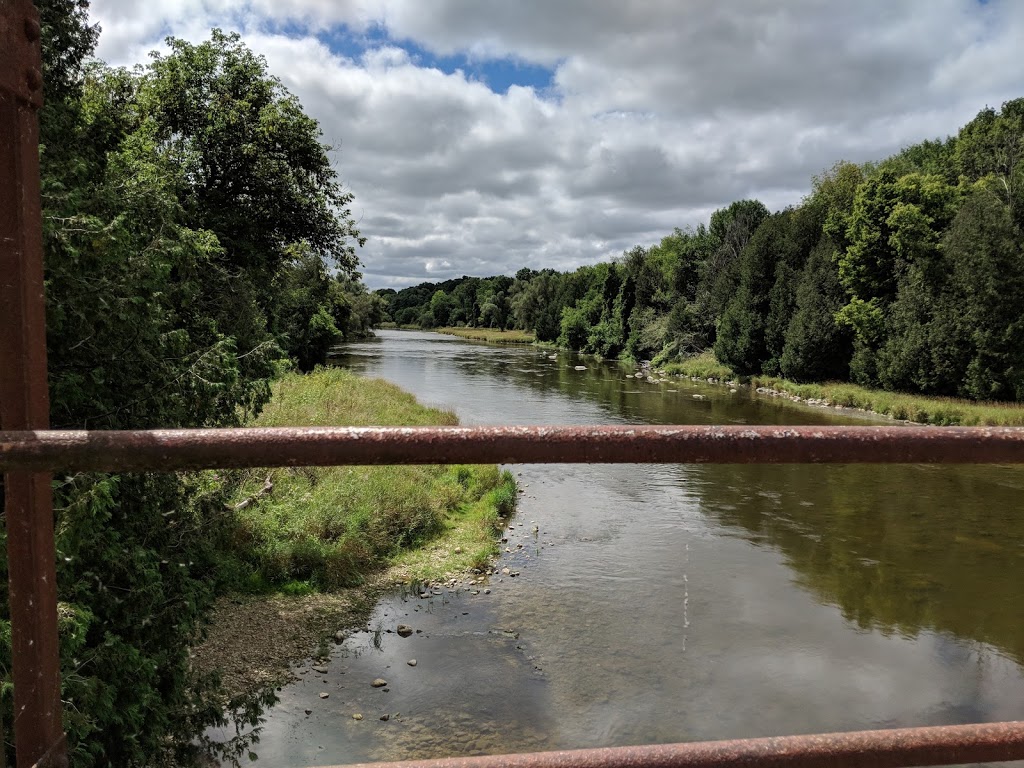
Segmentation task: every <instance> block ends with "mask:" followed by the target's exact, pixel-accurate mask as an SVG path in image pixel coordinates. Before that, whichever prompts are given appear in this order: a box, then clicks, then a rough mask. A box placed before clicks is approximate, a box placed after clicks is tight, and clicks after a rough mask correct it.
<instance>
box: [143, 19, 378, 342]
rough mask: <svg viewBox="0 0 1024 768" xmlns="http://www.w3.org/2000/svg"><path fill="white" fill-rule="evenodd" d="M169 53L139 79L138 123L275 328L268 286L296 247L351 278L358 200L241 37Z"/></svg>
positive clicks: (198, 224) (217, 37)
mask: <svg viewBox="0 0 1024 768" xmlns="http://www.w3.org/2000/svg"><path fill="white" fill-rule="evenodd" d="M167 43H168V45H169V47H170V50H171V52H170V53H169V54H167V55H162V54H154V55H153V61H152V63H151V64H150V66H149V68H148V71H147V72H146V75H145V76H144V78H143V80H142V85H141V89H140V94H139V103H140V110H141V114H142V116H143V119H149V120H151V121H152V124H153V125H154V126H155V129H156V136H155V138H156V140H157V141H158V142H159V143H160V144H161V146H162V148H163V150H164V151H165V152H166V153H167V154H168V156H169V157H171V158H173V160H174V162H176V163H177V164H179V165H180V167H181V168H182V171H183V173H182V178H183V179H184V180H185V185H184V187H183V188H182V189H181V190H180V193H179V196H180V199H181V200H182V202H183V206H184V209H185V211H186V213H187V220H188V222H189V224H190V225H191V226H192V227H193V228H196V229H203V230H208V231H210V232H212V233H213V234H214V235H215V236H216V237H217V240H218V242H219V243H220V245H221V248H222V249H223V250H222V254H223V255H222V256H221V259H222V261H223V263H224V264H225V266H226V268H227V269H228V270H229V271H231V272H232V274H233V275H234V276H235V277H236V279H237V280H240V281H247V282H249V283H250V286H249V289H250V290H252V292H253V294H254V295H255V297H256V299H257V302H258V304H259V306H260V308H261V309H262V310H263V311H264V312H265V313H266V314H267V315H268V317H269V318H270V321H271V322H270V324H271V326H273V325H274V316H275V315H276V313H277V312H278V308H277V306H276V303H275V296H274V294H273V292H272V291H271V290H270V288H269V286H271V285H272V280H273V277H274V275H275V274H276V273H277V271H278V270H279V269H280V268H281V267H282V265H284V264H285V263H287V261H288V259H289V253H290V249H292V248H294V247H295V246H296V245H297V244H299V243H304V247H305V248H308V249H309V250H310V251H311V252H312V253H314V254H316V255H317V256H319V257H320V258H321V259H323V260H324V261H325V262H326V263H327V264H329V265H330V266H332V267H334V268H337V269H338V270H340V271H341V273H342V274H347V275H353V274H355V270H356V268H357V267H358V264H359V262H358V259H357V257H356V251H355V248H356V246H357V245H362V244H363V242H364V239H363V238H362V236H361V235H360V234H359V231H358V230H357V229H356V227H355V223H354V221H353V219H352V214H351V210H350V208H349V205H350V203H351V202H352V195H351V194H350V193H348V192H345V191H344V190H343V189H342V187H341V185H340V183H339V182H338V177H337V172H336V171H335V170H334V167H333V165H332V163H331V159H330V151H331V148H330V147H328V146H325V145H324V144H323V143H322V142H321V131H320V127H319V126H318V125H317V123H316V121H315V120H313V119H312V118H311V117H309V116H307V115H306V114H305V113H304V112H303V111H302V107H301V105H300V104H299V101H298V99H296V98H295V97H294V96H293V95H292V94H290V93H288V91H287V90H286V89H285V88H284V86H283V85H281V82H280V81H279V80H278V79H277V78H275V77H273V76H271V75H270V74H269V73H268V72H267V64H266V61H265V60H264V59H263V58H262V57H261V56H257V55H256V54H254V53H252V51H250V50H249V49H248V48H247V47H246V46H245V45H244V44H243V43H242V42H241V39H240V37H239V36H238V35H237V34H225V33H223V32H221V31H220V30H217V29H215V30H213V31H212V33H211V38H210V40H208V41H207V42H204V43H200V44H199V45H192V44H191V43H188V42H186V41H184V40H180V39H175V38H170V39H168V41H167ZM243 351H248V350H243Z"/></svg>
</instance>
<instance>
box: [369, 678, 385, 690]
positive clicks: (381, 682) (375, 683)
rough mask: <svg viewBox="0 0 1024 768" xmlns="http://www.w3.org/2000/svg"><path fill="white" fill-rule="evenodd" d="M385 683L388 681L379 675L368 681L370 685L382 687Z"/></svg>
mask: <svg viewBox="0 0 1024 768" xmlns="http://www.w3.org/2000/svg"><path fill="white" fill-rule="evenodd" d="M387 684H388V681H387V680H385V679H384V678H381V677H378V678H377V679H376V680H374V681H373V682H372V683H370V685H372V686H373V687H374V688H383V687H384V686H385V685H387Z"/></svg>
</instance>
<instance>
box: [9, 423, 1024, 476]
mask: <svg viewBox="0 0 1024 768" xmlns="http://www.w3.org/2000/svg"><path fill="white" fill-rule="evenodd" d="M571 462H579V463H590V464H634V463H645V464H698V463H715V464H850V463H858V464H863V463H921V464H923V463H939V464H992V463H997V464H1019V463H1024V427H911V426H906V427H887V426H886V427H828V426H824V427H823V426H817V427H764V426H755V427H736V426H727V427H722V426H693V425H673V426H595V427H577V426H564V427H556V426H545V427H536V426H520V427H273V428H248V429H246V428H241V429H153V430H137V431H131V430H125V431H115V432H106V431H73V430H47V431H35V432H29V431H21V432H14V431H11V432H0V470H3V471H5V472H9V471H15V470H19V471H34V472H52V471H54V470H62V471H102V472H117V471H121V472H125V471H157V472H174V471H179V470H188V469H205V468H210V467H219V468H224V469H227V468H239V467H272V466H336V465H342V464H364V465H365V464H474V463H477V464H484V463H499V464H559V463H571Z"/></svg>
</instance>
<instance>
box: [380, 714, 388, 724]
mask: <svg viewBox="0 0 1024 768" xmlns="http://www.w3.org/2000/svg"><path fill="white" fill-rule="evenodd" d="M380 719H381V720H383V721H384V722H385V723H386V722H387V721H388V720H390V719H391V715H388V714H383V715H381V716H380Z"/></svg>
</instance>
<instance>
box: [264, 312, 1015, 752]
mask: <svg viewBox="0 0 1024 768" xmlns="http://www.w3.org/2000/svg"><path fill="white" fill-rule="evenodd" d="M550 354H553V353H551V352H549V351H542V350H539V349H536V348H532V347H525V348H523V347H495V346H485V345H481V344H475V343H471V342H467V341H463V340H460V339H455V338H452V337H447V336H441V335H437V334H428V333H413V332H398V331H390V332H388V331H385V332H381V333H380V334H379V337H378V338H377V339H375V340H372V341H367V342H364V343H358V344H351V345H347V346H345V347H343V348H342V349H341V350H339V354H338V356H337V357H336V358H335V360H334V362H335V363H336V364H338V365H344V366H347V367H349V368H351V369H352V370H354V371H356V372H357V373H360V374H363V375H366V376H374V377H381V378H384V379H387V380H389V381H392V382H394V383H395V384H398V385H399V386H401V387H402V388H404V389H406V390H408V391H410V392H413V393H414V394H415V395H416V396H417V398H418V399H419V400H420V401H421V402H423V403H425V404H428V405H434V406H442V407H446V408H451V409H453V410H455V411H456V413H458V415H459V418H460V420H461V422H462V423H463V424H825V423H828V424H842V423H864V421H863V419H861V420H859V421H855V420H854V418H853V417H851V416H849V415H848V414H840V413H836V412H834V411H830V410H827V409H820V408H811V407H806V406H800V405H794V404H792V403H789V402H788V401H786V400H785V399H783V398H776V399H772V398H767V397H762V396H758V395H756V394H754V393H751V392H750V391H749V390H747V389H746V388H740V389H739V391H736V392H730V390H729V389H728V388H726V387H721V386H711V385H704V384H697V383H693V382H690V381H688V380H686V381H683V380H677V379H673V380H672V381H671V382H669V383H648V382H646V381H643V380H637V379H635V378H632V377H631V376H629V374H630V373H631V372H629V371H624V370H623V369H621V368H620V367H618V366H617V365H615V364H614V363H597V362H594V361H593V360H590V359H578V358H575V357H573V356H571V355H569V354H567V353H564V352H559V353H558V354H557V357H556V359H550V358H549V355H550ZM577 365H585V366H586V368H587V369H586V370H584V371H577V370H575V366H577ZM696 396H700V397H696ZM512 469H513V471H514V472H515V473H516V474H517V475H518V480H519V482H520V487H521V489H522V490H523V492H524V493H523V494H522V495H521V496H520V504H519V508H518V511H517V513H516V515H515V518H514V519H513V521H512V526H510V530H509V531H508V539H509V540H508V542H507V543H506V544H504V545H503V546H504V547H505V548H507V550H508V551H506V553H505V554H503V556H502V557H501V559H500V562H499V563H498V564H497V567H498V568H502V567H508V568H510V569H511V571H512V572H518V574H519V575H518V576H516V577H515V578H511V577H508V576H504V577H492V578H491V579H490V581H489V583H488V584H487V585H486V589H488V590H489V593H486V594H485V593H484V591H483V589H484V588H485V587H484V585H480V586H479V587H477V588H475V589H477V590H478V591H479V594H476V595H474V594H472V592H471V591H469V590H467V589H458V590H445V591H443V592H442V594H440V595H436V596H434V597H431V598H430V599H420V598H419V597H418V596H415V595H410V594H403V593H401V592H396V593H395V594H393V595H391V596H390V597H387V598H385V599H384V600H382V601H381V603H380V604H379V605H378V606H377V608H376V609H375V612H374V615H373V617H372V618H371V620H370V623H369V628H370V631H365V632H359V633H356V634H354V635H352V636H351V637H349V638H348V639H347V640H345V642H344V643H342V644H340V645H337V646H335V648H334V654H333V657H332V659H331V661H330V664H329V665H328V672H327V674H326V675H321V674H319V673H315V672H312V671H311V670H308V669H307V670H304V672H303V674H302V675H301V676H300V677H301V679H300V682H298V683H295V684H293V685H290V686H287V687H285V688H284V690H283V691H282V692H281V694H280V698H281V700H280V702H279V703H278V704H277V705H276V706H275V707H274V708H273V709H272V710H271V711H270V712H269V713H268V716H267V721H266V724H265V726H264V729H263V733H262V737H261V742H260V744H258V745H256V747H255V751H256V752H257V753H258V754H259V756H260V763H261V764H266V765H275V766H278V765H280V766H287V765H290V766H311V765H325V764H332V763H349V762H358V761H368V760H397V759H410V758H423V757H438V756H444V755H469V754H481V753H494V752H513V751H527V750H530V751H532V750H547V749H561V748H575V747H595V746H611V745H624V744H641V743H653V742H663V743H664V742H677V741H693V740H706V739H719V738H739V737H755V736H767V735H777V734H789V733H809V732H817V731H834V730H855V729H864V728H888V727H899V726H906V725H936V724H944V723H967V722H974V721H986V720H988V721H991V720H1011V719H1024V610H1021V606H1024V518H1022V515H1021V513H1022V505H1021V499H1022V498H1024V496H1022V490H1024V471H1022V470H1021V469H1019V468H1014V467H1001V466H981V467H978V466H942V467H939V466H874V465H860V466H709V465H702V466H648V465H616V466H602V465H589V466H588V465H524V466H516V467H512ZM534 527H536V528H537V530H536V531H534ZM519 545H522V546H521V547H520V546H519ZM399 623H404V624H408V625H410V626H412V627H413V628H415V629H416V630H418V631H417V632H416V633H415V634H413V635H412V636H411V637H408V638H402V637H399V636H398V635H397V634H394V632H393V630H394V628H395V627H396V625H397V624H399ZM389 630H391V631H389ZM254 631H258V628H256V629H254ZM410 659H415V660H416V665H415V666H410V665H409V664H408V661H409V660H410ZM375 678H383V679H385V680H387V682H388V685H387V686H386V687H384V688H373V687H371V685H370V683H371V681H372V680H374V679H375ZM321 692H325V693H329V694H330V696H329V698H326V699H322V698H320V696H319V694H320V693H321ZM307 710H308V711H309V714H307ZM353 714H360V715H362V719H361V720H356V719H353V717H352V715H353ZM382 715H388V716H389V719H387V720H386V721H385V720H381V719H380V718H381V716H382Z"/></svg>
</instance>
